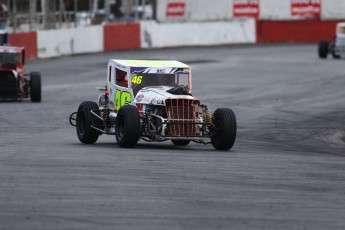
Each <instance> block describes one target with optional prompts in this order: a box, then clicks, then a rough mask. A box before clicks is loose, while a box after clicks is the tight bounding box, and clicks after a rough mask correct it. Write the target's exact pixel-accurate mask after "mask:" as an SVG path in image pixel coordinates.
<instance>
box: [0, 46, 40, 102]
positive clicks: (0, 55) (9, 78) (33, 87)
mask: <svg viewBox="0 0 345 230" xmlns="http://www.w3.org/2000/svg"><path fill="white" fill-rule="evenodd" d="M24 64H25V49H24V48H23V47H10V46H0V100H18V99H23V98H29V97H30V98H31V101H33V102H40V101H41V75H40V73H38V72H32V73H30V74H26V73H25V72H24Z"/></svg>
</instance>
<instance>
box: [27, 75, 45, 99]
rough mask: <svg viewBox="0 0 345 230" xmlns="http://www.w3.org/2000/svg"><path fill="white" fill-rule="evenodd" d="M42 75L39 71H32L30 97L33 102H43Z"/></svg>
mask: <svg viewBox="0 0 345 230" xmlns="http://www.w3.org/2000/svg"><path fill="white" fill-rule="evenodd" d="M41 94H42V89H41V75H40V73H38V72H32V73H30V97H31V101H32V102H41Z"/></svg>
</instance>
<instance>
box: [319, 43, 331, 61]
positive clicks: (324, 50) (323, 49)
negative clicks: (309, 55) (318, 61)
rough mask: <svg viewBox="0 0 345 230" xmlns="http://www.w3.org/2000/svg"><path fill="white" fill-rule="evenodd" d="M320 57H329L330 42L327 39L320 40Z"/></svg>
mask: <svg viewBox="0 0 345 230" xmlns="http://www.w3.org/2000/svg"><path fill="white" fill-rule="evenodd" d="M318 51H319V57H320V58H327V55H328V53H329V44H328V42H327V41H325V40H321V41H320V42H319V50H318Z"/></svg>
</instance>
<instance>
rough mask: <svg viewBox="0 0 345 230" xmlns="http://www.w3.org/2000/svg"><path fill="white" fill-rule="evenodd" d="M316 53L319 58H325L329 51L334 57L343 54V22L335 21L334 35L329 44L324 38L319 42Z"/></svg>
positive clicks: (344, 24)
mask: <svg viewBox="0 0 345 230" xmlns="http://www.w3.org/2000/svg"><path fill="white" fill-rule="evenodd" d="M318 53H319V57H320V58H327V56H328V54H329V53H330V54H331V55H332V56H333V58H335V59H338V58H340V57H343V56H345V22H340V23H337V25H336V35H335V36H334V38H333V41H332V42H331V43H330V44H329V43H328V41H326V40H321V41H320V42H319V47H318Z"/></svg>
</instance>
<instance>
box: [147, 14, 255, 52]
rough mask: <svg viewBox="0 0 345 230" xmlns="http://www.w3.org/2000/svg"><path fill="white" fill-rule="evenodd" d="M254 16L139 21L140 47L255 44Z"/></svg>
mask: <svg viewBox="0 0 345 230" xmlns="http://www.w3.org/2000/svg"><path fill="white" fill-rule="evenodd" d="M255 41H256V35H255V19H251V18H248V19H239V20H232V21H219V22H203V23H200V22H199V23H170V24H166V23H163V24H159V23H157V22H155V21H143V22H141V48H161V47H174V46H201V45H223V44H236V43H255Z"/></svg>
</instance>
